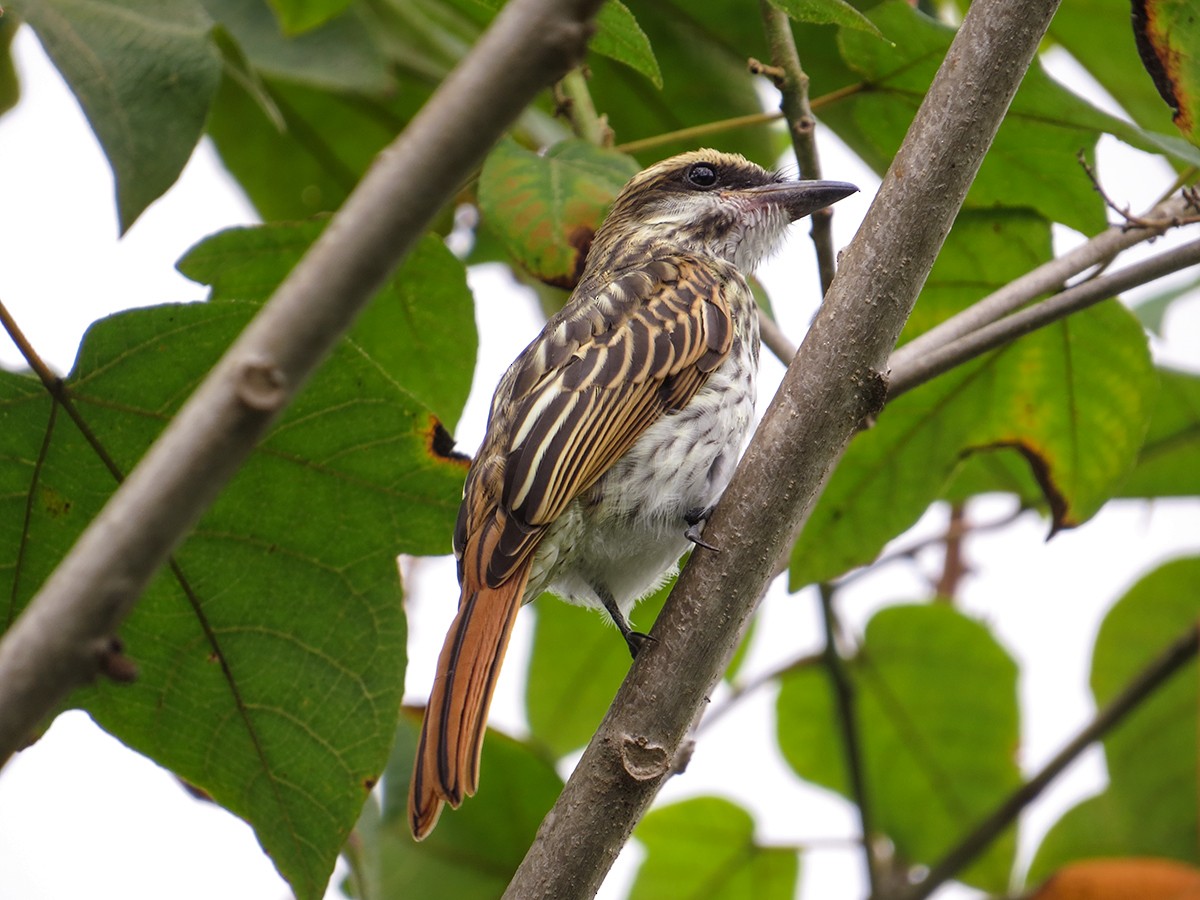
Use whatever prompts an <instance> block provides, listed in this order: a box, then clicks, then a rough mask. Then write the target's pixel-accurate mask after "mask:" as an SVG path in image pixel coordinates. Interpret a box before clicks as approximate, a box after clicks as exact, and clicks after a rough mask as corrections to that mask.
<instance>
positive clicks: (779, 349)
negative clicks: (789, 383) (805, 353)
mask: <svg viewBox="0 0 1200 900" xmlns="http://www.w3.org/2000/svg"><path fill="white" fill-rule="evenodd" d="M758 331H759V334H760V335H761V336H762V342H763V343H764V344H766V345H767V349H768V350H770V351H771V352H772V353H774V354H775V358H776V359H778V360H779V361H780V362H781V363H783V364H784V365H785V366H787V365H791V362H792V360H793V359H795V358H796V349H797V348H796V345H795V344H793V343H792V342H791V341H790V340H788V336H787V335H786V334H784V333H783V329H782V328H780V327H779V323H778V322H776V321H775V320H774V319H772V318H771V317H770V316H769V315H767V314H766V313H765V312H764V311H763V310H761V309H760V310H759V311H758Z"/></svg>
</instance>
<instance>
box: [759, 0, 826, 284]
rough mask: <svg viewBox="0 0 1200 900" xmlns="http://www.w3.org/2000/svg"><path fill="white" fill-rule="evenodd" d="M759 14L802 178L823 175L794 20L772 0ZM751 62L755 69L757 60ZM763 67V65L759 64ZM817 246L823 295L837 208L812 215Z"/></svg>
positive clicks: (763, 1)
mask: <svg viewBox="0 0 1200 900" xmlns="http://www.w3.org/2000/svg"><path fill="white" fill-rule="evenodd" d="M758 10H759V15H760V16H761V17H762V21H763V30H764V31H765V32H766V35H767V43H768V45H770V48H771V61H772V63H773V65H772V67H771V70H770V72H769V73H768V74H770V77H771V79H772V80H773V81H774V82H775V86H776V87H778V88H779V94H780V108H781V109H782V110H783V115H784V118H785V119H787V123H788V131H789V133H790V134H791V136H792V148H793V149H794V150H795V152H796V162H797V163H799V165H800V177H801V178H820V177H821V161H820V158H819V157H818V155H817V141H816V137H815V135H814V132H815V130H816V126H817V122H816V120H815V119H814V118H813V114H812V107H811V106H810V105H809V102H808V76H807V75H805V74H804V69H803V68H802V67H801V65H800V54H799V53H798V52H797V51H796V41H795V39H794V38H793V37H792V23H791V20H790V19H789V18H788V16H787V13H785V12H783V11H782V10H781V9H779V8H778V7H776V6H775V4H773V3H771V2H770V0H758ZM754 62H757V60H752V61H751V68H752V69H753V63H754ZM759 66H760V67H762V64H761V63H759ZM811 218H812V229H811V231H810V234H811V236H812V242H813V247H814V248H815V249H816V251H817V271H818V273H819V275H820V279H821V296H822V297H824V296H825V294H826V293H827V292H828V291H829V285H830V284H831V283H832V282H833V274H834V272H835V271H836V265H837V262H836V257H835V256H834V252H833V229H832V223H833V209H832V208H828V209H823V210H819V211H817V212H815V213H813V214H812V217H811Z"/></svg>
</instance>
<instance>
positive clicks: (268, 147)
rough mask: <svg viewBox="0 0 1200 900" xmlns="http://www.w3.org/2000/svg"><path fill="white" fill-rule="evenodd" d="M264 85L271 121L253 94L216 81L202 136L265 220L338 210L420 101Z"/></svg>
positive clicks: (412, 94) (277, 83) (274, 83)
mask: <svg viewBox="0 0 1200 900" xmlns="http://www.w3.org/2000/svg"><path fill="white" fill-rule="evenodd" d="M265 86H266V89H267V90H268V92H269V96H270V98H271V100H272V103H273V105H274V106H273V108H274V109H275V110H277V112H276V113H275V114H274V115H272V114H271V112H270V111H267V110H264V108H263V106H262V104H261V103H260V101H259V98H258V96H257V93H258V92H257V90H254V91H247V90H246V89H245V88H243V87H242V86H241V85H238V84H235V83H233V82H232V81H231V80H230V79H229V78H225V79H222V81H221V87H220V90H219V91H218V92H217V98H216V101H215V102H214V104H213V110H212V116H211V117H210V119H209V123H208V130H209V134H210V135H211V136H212V138H213V141H214V142H215V143H216V145H217V150H218V152H219V153H220V154H221V161H222V162H223V163H224V164H225V166H226V167H227V168H228V169H229V171H230V172H231V173H232V174H233V176H234V177H235V178H236V179H237V181H238V183H239V184H240V185H241V186H242V189H243V190H244V191H245V192H246V194H247V196H248V197H249V199H250V202H251V203H253V204H254V207H255V209H257V210H258V212H259V214H260V215H261V216H262V217H263V218H264V219H267V220H283V221H287V220H293V219H303V218H308V217H309V216H313V215H315V214H317V213H322V212H332V211H333V210H335V209H337V208H338V207H339V206H341V204H342V202H343V201H344V200H345V199H346V197H347V196H349V194H350V191H351V190H353V189H354V186H355V185H356V184H357V183H358V180H359V178H360V177H361V176H362V173H363V172H365V171H366V168H367V166H368V165H370V163H371V161H372V160H373V159H374V158H375V156H376V154H378V153H379V151H380V150H382V149H383V148H384V147H385V146H387V145H388V144H389V143H390V142H391V140H392V139H393V138H394V137H395V136H396V134H397V133H398V132H399V131H400V130H401V129H402V128H403V127H404V124H405V123H406V122H407V121H408V117H409V116H410V115H411V113H412V112H413V110H414V109H415V107H416V106H418V105H419V104H420V102H421V100H422V99H423V96H422V95H419V94H417V93H416V92H404V93H403V94H402V95H400V96H397V97H396V98H395V99H394V100H390V101H388V103H386V104H385V103H383V102H381V101H377V100H373V99H371V98H368V97H364V96H360V95H355V94H348V95H347V94H342V93H330V92H328V91H324V90H317V89H315V88H311V87H307V86H304V85H298V84H291V83H284V82H281V81H273V80H269V79H268V80H267V81H266V82H265ZM407 104H411V105H412V108H411V109H410V108H409V107H408V106H407ZM276 116H281V117H282V119H283V126H282V129H281V128H280V126H279V123H278V121H277V120H276Z"/></svg>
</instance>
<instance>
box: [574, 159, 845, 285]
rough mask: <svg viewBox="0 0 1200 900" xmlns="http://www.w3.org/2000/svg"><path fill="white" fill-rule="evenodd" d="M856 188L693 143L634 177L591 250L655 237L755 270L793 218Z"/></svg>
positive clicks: (655, 241)
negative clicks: (795, 176)
mask: <svg viewBox="0 0 1200 900" xmlns="http://www.w3.org/2000/svg"><path fill="white" fill-rule="evenodd" d="M857 190H858V188H857V187H855V186H854V185H852V184H847V183H846V182H844V181H788V180H786V179H784V178H783V177H782V176H780V175H778V174H775V173H772V172H768V171H767V170H766V169H764V168H762V167H761V166H758V165H755V164H754V163H752V162H750V160H748V159H746V158H745V157H742V156H738V155H736V154H732V153H719V152H717V151H716V150H693V151H691V152H690V153H684V154H681V155H680V156H673V157H671V158H670V159H665V160H663V161H662V162H658V163H655V164H654V165H652V166H650V167H649V168H648V169H644V170H643V171H641V172H639V173H638V174H637V175H635V176H634V177H633V178H632V179H630V181H629V183H628V184H626V185H625V187H624V188H622V189H621V192H620V193H619V194H618V195H617V199H616V200H614V201H613V205H612V209H611V210H610V211H609V214H608V218H606V219H605V220H604V224H603V225H602V226H601V227H600V231H599V232H598V233H597V235H596V238H595V241H594V242H593V250H592V255H593V256H609V254H610V253H615V254H617V255H618V256H619V254H620V250H621V247H623V246H628V245H631V244H637V245H642V246H645V245H647V244H649V245H656V246H661V247H663V248H669V249H670V251H671V252H687V253H694V254H697V255H702V256H713V257H717V258H719V259H725V260H728V261H729V262H731V263H733V264H734V265H735V266H737V267H738V269H740V270H741V271H743V272H746V273H750V272H752V271H754V269H755V267H757V265H758V263H759V262H760V261H761V260H762V258H763V257H764V256H766V255H767V254H768V253H770V252H771V251H772V250H773V249H774V248H775V247H776V246H777V245H778V244H779V242H780V240H781V239H782V238H783V235H784V233H785V231H786V230H787V226H788V224H789V223H791V222H794V221H795V220H796V219H799V218H801V217H803V216H807V215H808V214H809V213H812V212H815V211H816V210H818V209H823V208H824V207H826V206H830V205H832V204H834V203H836V202H837V201H838V200H841V199H842V198H843V197H846V196H849V195H850V194H853V193H855V192H856V191H857ZM597 251H600V252H599V253H597ZM606 251H607V252H606ZM609 258H611V256H610V257H609Z"/></svg>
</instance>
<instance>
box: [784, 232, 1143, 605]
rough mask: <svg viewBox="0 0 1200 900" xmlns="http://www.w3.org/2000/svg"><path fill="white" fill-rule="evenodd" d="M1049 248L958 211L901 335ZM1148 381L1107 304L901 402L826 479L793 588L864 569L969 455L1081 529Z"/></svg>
mask: <svg viewBox="0 0 1200 900" xmlns="http://www.w3.org/2000/svg"><path fill="white" fill-rule="evenodd" d="M1048 243H1049V235H1048V232H1047V230H1046V227H1045V223H1044V222H1041V221H1040V220H1038V219H1036V217H1033V216H1029V215H1023V214H1018V213H981V212H970V211H964V212H963V213H962V214H960V216H959V219H958V222H957V223H956V225H955V227H954V229H953V230H952V231H951V233H950V236H949V238H948V239H947V242H946V246H945V248H944V250H943V252H942V254H941V256H940V257H939V258H938V261H937V263H936V264H935V265H934V269H933V271H932V273H931V274H930V277H929V280H928V282H927V283H926V287H925V290H924V291H923V292H922V295H921V298H920V300H919V301H918V303H917V307H916V310H915V311H914V314H913V318H912V320H911V321H910V323H909V327H908V329H907V330H906V332H905V335H906V336H910V335H911V334H914V333H919V332H922V331H925V330H927V329H928V328H929V327H931V326H932V325H933V324H935V323H936V322H938V321H941V320H942V319H944V318H945V317H946V316H947V315H949V314H950V313H951V312H953V311H955V310H956V309H958V308H962V307H965V306H966V305H967V304H968V303H969V302H972V301H973V300H975V299H978V298H979V297H981V296H983V295H984V294H986V293H988V291H989V290H991V289H992V287H994V286H999V285H1002V284H1005V283H1007V282H1008V281H1010V280H1011V279H1012V278H1014V277H1016V276H1017V275H1019V274H1021V273H1022V272H1024V271H1025V270H1027V269H1029V268H1031V267H1032V266H1034V265H1036V264H1037V263H1039V262H1041V261H1043V260H1044V259H1045V258H1047V257H1048V254H1049V246H1048ZM1155 382H1156V379H1155V374H1154V370H1153V367H1152V365H1151V363H1150V358H1149V353H1148V350H1147V346H1146V339H1145V335H1144V334H1143V333H1142V330H1141V328H1140V327H1139V326H1138V325H1137V323H1136V321H1135V320H1134V319H1133V317H1132V316H1131V315H1130V314H1129V312H1128V311H1127V310H1125V309H1124V308H1123V307H1121V306H1120V305H1119V304H1117V303H1115V302H1110V303H1106V304H1102V305H1100V306H1096V307H1092V308H1091V309H1088V310H1085V311H1084V312H1082V313H1079V314H1076V315H1074V316H1071V317H1070V318H1068V319H1066V320H1064V321H1062V322H1059V323H1056V324H1054V325H1051V326H1048V327H1046V328H1044V329H1042V330H1040V331H1038V332H1035V333H1034V334H1031V335H1028V336H1026V337H1024V338H1022V339H1020V340H1019V341H1016V342H1014V343H1012V344H1010V345H1008V346H1007V347H1004V348H1001V349H1000V350H997V351H995V352H993V353H992V354H989V355H988V356H986V357H984V358H982V359H981V360H979V361H977V362H975V363H973V364H970V365H968V366H965V367H961V368H960V369H957V370H955V371H952V372H949V373H947V374H946V375H943V376H941V377H940V378H937V379H935V380H934V381H932V382H930V383H929V384H927V385H924V386H923V387H921V388H918V389H917V390H915V391H912V392H910V393H909V394H906V395H903V396H901V397H899V398H898V399H896V400H895V401H893V402H891V403H889V404H888V407H887V408H886V409H885V410H884V412H883V413H882V414H881V415H880V416H879V420H878V422H877V423H876V424H875V426H874V427H873V428H872V429H871V430H869V431H867V432H865V433H864V434H861V435H859V436H858V437H857V438H856V439H855V440H854V442H853V443H852V444H851V446H850V448H849V450H848V451H847V453H846V455H845V457H844V458H843V459H842V461H841V462H840V463H839V465H838V468H837V469H836V470H835V472H834V475H833V477H832V479H831V480H830V482H829V485H828V487H827V488H826V490H825V492H824V493H823V494H822V496H821V498H820V500H819V501H818V502H817V505H816V507H815V508H814V510H813V513H812V515H811V517H810V518H809V521H808V524H807V525H806V526H805V529H804V532H803V533H802V534H801V536H800V539H799V541H798V542H797V543H796V545H795V547H794V548H793V553H792V569H791V579H790V580H791V583H792V585H793V586H794V587H798V586H800V585H803V584H807V583H810V582H812V581H823V580H828V579H831V578H835V577H837V576H838V575H841V574H842V573H843V572H845V571H846V570H848V569H850V568H852V567H854V566H857V565H862V564H864V563H868V562H870V561H871V560H872V559H874V558H875V556H876V555H877V554H878V553H879V551H880V550H881V549H882V548H883V546H884V544H885V543H886V542H887V541H888V540H890V539H891V538H893V537H895V536H896V535H898V534H899V533H900V532H902V531H903V530H904V529H905V528H907V527H908V526H909V525H911V524H912V523H913V522H915V521H916V520H917V519H918V518H919V517H920V515H921V513H923V512H924V511H925V509H926V507H928V505H929V504H930V503H931V502H932V501H933V500H934V499H936V498H937V497H939V496H940V495H941V494H942V493H943V492H944V490H945V489H946V488H947V486H948V483H949V480H950V479H951V477H952V476H953V475H954V473H955V470H956V467H957V466H958V465H959V462H960V460H961V459H962V457H963V456H964V455H966V454H968V453H972V452H983V451H987V450H991V449H993V448H996V447H1011V448H1015V449H1016V450H1018V451H1019V452H1020V453H1021V454H1022V455H1023V456H1024V457H1025V458H1026V460H1027V462H1028V463H1029V464H1030V467H1031V471H1032V473H1033V475H1034V476H1035V477H1036V478H1037V480H1038V482H1039V483H1040V486H1041V491H1042V493H1043V495H1044V496H1045V498H1046V502H1047V503H1048V505H1049V506H1050V508H1051V512H1052V514H1053V517H1054V527H1055V528H1065V527H1071V526H1074V525H1077V524H1079V523H1080V522H1083V521H1085V520H1086V519H1087V518H1088V517H1089V516H1091V515H1092V514H1093V513H1095V511H1096V510H1097V509H1098V508H1099V507H1100V505H1101V504H1102V503H1103V502H1104V501H1105V500H1107V499H1108V498H1109V497H1110V496H1112V494H1113V493H1114V492H1115V491H1116V489H1117V487H1118V485H1119V484H1120V483H1121V480H1122V479H1123V478H1124V477H1125V476H1126V475H1127V474H1128V472H1129V471H1130V469H1131V468H1132V466H1133V464H1134V461H1135V459H1136V456H1137V453H1138V450H1139V448H1140V446H1141V442H1142V439H1143V435H1144V434H1145V430H1146V425H1147V421H1148V418H1149V414H1150V408H1151V404H1152V401H1153V395H1154V390H1155ZM1026 483H1027V482H1026ZM977 484H981V483H980V482H978V481H977ZM981 486H983V485H982V484H981ZM998 486H1000V485H995V484H994V485H993V486H992V487H991V489H996V487H998ZM1024 493H1025V492H1024V491H1022V494H1024Z"/></svg>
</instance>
